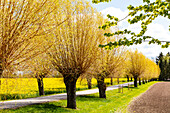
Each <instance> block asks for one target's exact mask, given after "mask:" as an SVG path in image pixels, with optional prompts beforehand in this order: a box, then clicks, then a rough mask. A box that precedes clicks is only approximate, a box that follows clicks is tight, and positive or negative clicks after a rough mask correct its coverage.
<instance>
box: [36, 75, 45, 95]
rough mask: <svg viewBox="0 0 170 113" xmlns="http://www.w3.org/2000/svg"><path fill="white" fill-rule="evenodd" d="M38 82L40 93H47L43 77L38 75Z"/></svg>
mask: <svg viewBox="0 0 170 113" xmlns="http://www.w3.org/2000/svg"><path fill="white" fill-rule="evenodd" d="M37 82H38V89H39V95H40V96H41V95H45V93H44V84H43V77H38V78H37Z"/></svg>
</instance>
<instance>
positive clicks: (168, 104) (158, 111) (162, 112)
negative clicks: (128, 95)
mask: <svg viewBox="0 0 170 113" xmlns="http://www.w3.org/2000/svg"><path fill="white" fill-rule="evenodd" d="M128 110H129V112H130V113H170V82H159V83H156V84H154V85H153V86H151V87H150V88H149V89H148V90H147V91H146V92H145V93H143V94H142V95H140V96H139V97H137V98H136V99H134V100H133V101H132V102H131V103H130V105H129V107H128Z"/></svg>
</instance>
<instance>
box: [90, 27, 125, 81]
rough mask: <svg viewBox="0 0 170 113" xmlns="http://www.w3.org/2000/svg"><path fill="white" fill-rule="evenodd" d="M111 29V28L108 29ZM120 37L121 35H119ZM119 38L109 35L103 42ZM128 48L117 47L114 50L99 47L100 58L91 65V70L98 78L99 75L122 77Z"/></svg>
mask: <svg viewBox="0 0 170 113" xmlns="http://www.w3.org/2000/svg"><path fill="white" fill-rule="evenodd" d="M108 31H109V29H108ZM118 38H119V37H118ZM113 40H117V38H116V37H109V38H105V39H104V40H102V44H103V43H108V42H110V41H113ZM126 51H127V50H126V48H125V47H117V48H113V49H112V50H109V49H104V48H99V49H98V58H97V60H96V62H95V63H94V64H93V66H92V67H91V70H92V72H93V74H94V75H95V77H96V78H100V77H99V76H103V77H104V78H106V77H108V76H109V77H121V76H122V75H123V73H122V72H123V68H124V65H123V64H124V62H125V59H126V55H127V53H126Z"/></svg>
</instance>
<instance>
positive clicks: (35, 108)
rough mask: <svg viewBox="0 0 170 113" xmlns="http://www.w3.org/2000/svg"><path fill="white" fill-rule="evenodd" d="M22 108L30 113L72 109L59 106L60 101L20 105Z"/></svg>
mask: <svg viewBox="0 0 170 113" xmlns="http://www.w3.org/2000/svg"><path fill="white" fill-rule="evenodd" d="M22 108H23V109H25V110H26V111H27V112H30V113H34V112H38V113H49V112H50V113H53V112H54V113H60V112H70V111H71V110H72V109H69V108H66V107H63V106H61V103H60V102H55V103H42V104H35V105H30V106H25V107H22ZM22 108H21V109H22ZM30 108H31V109H30ZM17 109H20V108H17ZM17 109H15V110H17ZM15 110H14V111H15ZM25 110H24V111H25Z"/></svg>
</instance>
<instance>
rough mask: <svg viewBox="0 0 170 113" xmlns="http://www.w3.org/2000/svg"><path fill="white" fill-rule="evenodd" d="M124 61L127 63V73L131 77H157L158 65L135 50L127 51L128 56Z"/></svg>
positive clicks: (158, 72)
mask: <svg viewBox="0 0 170 113" xmlns="http://www.w3.org/2000/svg"><path fill="white" fill-rule="evenodd" d="M126 63H127V65H128V67H127V73H129V74H131V75H132V76H133V77H140V78H145V79H151V78H158V76H159V74H160V69H159V66H158V65H156V64H155V63H154V62H153V61H152V60H150V59H148V58H146V57H145V56H144V55H143V54H142V53H139V52H138V51H137V50H136V51H135V52H129V58H128V61H127V62H126Z"/></svg>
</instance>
